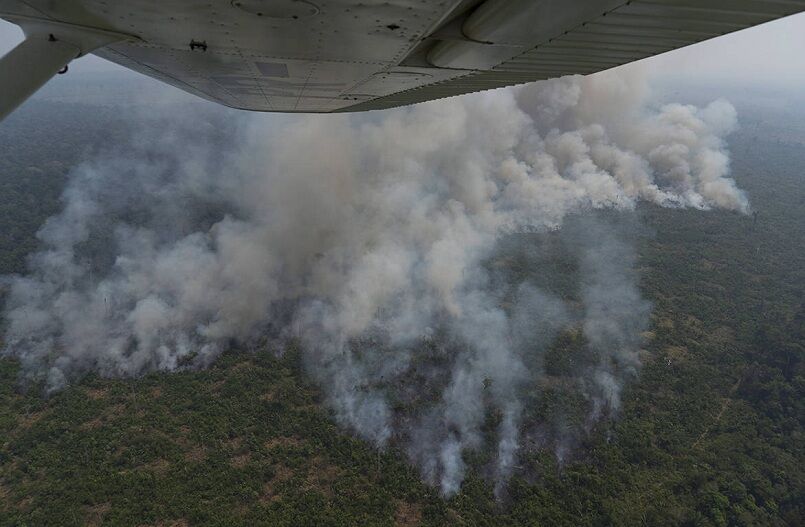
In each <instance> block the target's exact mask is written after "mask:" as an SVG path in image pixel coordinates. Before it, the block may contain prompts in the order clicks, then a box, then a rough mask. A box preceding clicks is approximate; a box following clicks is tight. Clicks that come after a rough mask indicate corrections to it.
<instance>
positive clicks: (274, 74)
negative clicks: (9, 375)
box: [0, 0, 805, 112]
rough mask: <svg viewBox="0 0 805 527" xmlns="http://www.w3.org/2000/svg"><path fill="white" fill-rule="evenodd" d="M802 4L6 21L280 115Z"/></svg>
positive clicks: (572, 69)
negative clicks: (86, 33)
mask: <svg viewBox="0 0 805 527" xmlns="http://www.w3.org/2000/svg"><path fill="white" fill-rule="evenodd" d="M803 9H805V0H639V1H631V2H627V1H624V0H486V2H484V1H482V0H431V1H428V0H389V1H371V0H363V1H353V0H206V1H199V0H127V1H126V2H117V1H114V2H113V1H111V0H59V1H58V2H56V1H53V0H25V1H22V0H0V17H3V18H8V19H13V18H14V16H18V15H22V16H28V17H39V18H42V19H46V20H49V21H54V22H59V23H63V24H67V25H76V26H81V27H83V28H94V29H95V30H102V31H111V32H114V33H116V34H126V35H131V36H132V37H133V38H131V39H127V40H123V41H119V42H115V43H111V44H109V45H106V46H104V47H102V48H99V49H97V50H96V51H95V53H96V54H97V55H100V56H102V57H104V58H107V59H109V60H112V61H114V62H117V63H119V64H122V65H124V66H126V67H129V68H131V69H134V70H137V71H140V72H142V73H145V74H146V75H150V76H152V77H155V78H157V79H160V80H162V81H164V82H167V83H169V84H172V85H174V86H177V87H179V88H181V89H184V90H186V91H188V92H191V93H194V94H196V95H199V96H201V97H204V98H207V99H209V100H213V101H216V102H219V103H222V104H225V105H228V106H233V107H236V108H244V109H250V110H261V111H282V112H334V111H360V110H371V109H380V108H389V107H393V106H399V105H404V104H410V103H414V102H420V101H425V100H431V99H437V98H440V97H446V96H451V95H457V94H461V93H468V92H473V91H479V90H484V89H489V88H496V87H500V86H506V85H511V84H517V83H522V82H528V81H534V80H540V79H545V78H550V77H556V76H560V75H565V74H571V73H580V74H587V73H592V72H595V71H600V70H603V69H607V68H610V67H613V66H617V65H620V64H623V63H626V62H631V61H633V60H638V59H640V58H644V57H647V56H650V55H655V54H657V53H662V52H664V51H668V50H671V49H674V48H677V47H681V46H684V45H688V44H691V43H694V42H698V41H700V40H704V39H707V38H712V37H714V36H718V35H721V34H724V33H728V32H731V31H735V30H738V29H742V28H745V27H749V26H752V25H756V24H759V23H762V22H765V21H768V20H772V19H775V18H779V17H781V16H785V15H788V14H793V13H796V12H799V11H801V10H803ZM4 83H5V80H4V79H0V89H2V86H3V84H4Z"/></svg>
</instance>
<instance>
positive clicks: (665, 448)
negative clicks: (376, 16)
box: [0, 105, 805, 526]
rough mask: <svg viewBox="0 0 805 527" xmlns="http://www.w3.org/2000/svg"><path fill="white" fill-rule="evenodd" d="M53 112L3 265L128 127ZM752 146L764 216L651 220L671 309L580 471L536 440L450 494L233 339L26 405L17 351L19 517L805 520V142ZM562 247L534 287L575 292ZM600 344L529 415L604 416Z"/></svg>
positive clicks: (20, 178) (3, 407) (35, 138)
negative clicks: (73, 171) (205, 364)
mask: <svg viewBox="0 0 805 527" xmlns="http://www.w3.org/2000/svg"><path fill="white" fill-rule="evenodd" d="M37 108H39V109H37ZM49 109H50V110H53V108H49ZM47 110H48V107H47V106H46V105H40V106H39V107H37V106H31V107H30V108H27V109H23V111H21V112H18V114H15V116H13V118H15V119H17V121H16V122H15V123H13V124H14V127H12V128H4V129H0V139H2V141H4V143H3V144H11V145H13V148H10V149H7V150H4V151H3V153H2V156H0V191H2V199H1V200H0V225H2V229H0V272H22V271H23V270H24V255H25V254H27V253H28V252H29V251H30V250H31V249H32V248H33V247H35V245H36V240H35V238H34V237H33V234H34V232H35V231H36V229H37V228H38V226H39V225H41V223H42V221H43V219H44V218H45V217H47V216H48V215H49V214H51V213H52V212H53V211H54V210H55V209H57V208H58V200H57V196H58V194H59V192H60V190H61V187H62V185H63V182H64V175H65V172H66V171H67V170H68V167H70V166H72V165H74V164H75V163H76V161H77V160H78V159H80V158H81V156H82V155H84V154H85V152H83V150H82V148H81V146H80V145H82V144H101V143H102V142H103V141H104V140H106V139H102V138H101V136H104V137H109V136H110V134H109V133H108V132H109V131H114V130H116V128H115V124H114V123H115V122H117V121H116V119H117V118H118V117H117V116H115V115H114V113H113V112H112V111H111V110H108V111H104V110H94V112H95V113H94V115H92V118H90V117H88V116H85V115H84V114H85V113H86V111H85V109H82V108H81V107H73V106H69V105H68V106H67V107H66V108H62V109H60V110H59V111H60V112H66V113H65V115H67V117H62V118H60V119H59V120H58V122H56V123H52V126H46V125H45V123H50V121H49V120H48V119H47V116H48V111H47ZM40 112H41V113H40ZM9 130H11V131H9ZM115 133H117V132H114V133H112V134H111V137H112V138H114V136H115ZM93 142H95V143H93ZM44 145H47V147H45V146H44ZM731 146H732V151H733V152H734V160H733V167H734V172H735V177H736V179H737V180H738V182H739V185H740V186H741V187H742V188H746V189H748V190H749V192H750V196H751V199H752V203H753V206H754V207H755V208H756V210H757V211H758V212H759V215H758V220H757V222H756V223H755V222H754V221H753V218H752V217H744V216H739V215H736V214H731V213H724V212H703V211H690V210H686V211H683V210H668V209H659V208H656V207H641V208H640V210H639V211H638V214H639V215H640V216H641V217H642V220H643V223H644V224H645V225H646V226H647V227H648V229H649V230H650V231H652V233H653V234H652V235H651V236H648V235H643V236H642V238H641V243H640V246H639V259H638V265H639V267H640V271H641V273H640V274H641V280H642V283H641V287H642V289H643V292H644V294H645V296H646V297H647V298H649V299H650V300H651V301H652V302H653V304H654V310H653V315H652V326H651V328H650V331H649V332H648V333H647V334H646V346H645V352H644V354H643V363H644V366H643V369H642V371H641V374H640V377H639V378H638V379H637V380H635V381H634V382H633V383H632V384H631V385H630V386H629V387H628V388H627V390H626V391H625V393H624V394H623V404H624V407H623V409H622V411H621V414H620V416H619V419H617V420H616V421H614V422H611V423H605V424H602V425H601V426H599V427H598V428H597V429H594V430H592V431H591V432H590V435H589V436H588V437H585V438H580V441H581V443H582V444H580V445H578V446H579V448H577V449H576V450H575V451H574V452H573V453H572V455H571V457H570V458H568V460H567V462H566V463H565V464H562V465H560V464H559V463H558V462H557V460H556V457H555V456H554V453H553V452H551V451H548V450H544V449H543V450H540V449H526V450H525V451H524V452H523V454H522V456H521V459H520V460H519V463H520V469H519V470H518V472H517V473H516V474H515V476H514V478H513V479H512V481H511V482H510V484H509V486H508V488H507V489H506V491H505V493H504V496H503V497H502V499H500V500H497V499H495V497H494V496H493V491H492V488H491V486H490V484H489V483H488V482H487V481H486V480H485V479H484V478H483V477H482V469H481V465H482V463H483V460H484V459H485V456H484V455H483V454H478V455H476V456H468V460H469V461H470V463H471V465H472V466H474V467H475V468H474V469H473V470H472V473H471V474H470V477H469V478H468V479H467V481H466V482H465V484H464V487H463V489H462V492H461V493H460V494H459V495H457V496H456V497H454V498H452V499H450V500H444V499H442V498H440V497H439V496H438V495H437V493H436V492H435V491H434V490H433V489H431V488H429V487H427V486H425V485H423V484H422V483H421V482H420V480H419V477H418V474H417V473H416V471H415V470H414V469H413V468H411V467H410V466H409V465H408V464H407V463H406V460H405V455H404V453H402V452H398V451H395V450H393V449H390V450H388V451H385V452H381V453H378V452H376V451H374V450H373V449H372V448H370V447H369V446H368V445H366V444H364V443H363V442H361V441H359V440H357V439H354V438H353V437H351V436H350V435H349V434H348V433H347V432H345V431H343V430H340V429H339V428H338V427H337V426H336V425H335V424H334V422H333V420H332V419H331V416H330V415H329V414H328V411H327V410H326V405H324V404H323V401H322V399H321V395H320V393H319V392H318V391H317V390H316V389H315V388H314V387H313V386H312V385H311V384H310V383H309V381H308V380H307V379H306V376H305V374H304V372H303V371H302V368H301V366H300V361H299V357H298V354H297V352H296V351H295V350H293V349H290V350H282V351H283V352H284V353H283V354H282V355H281V356H280V357H278V356H277V355H276V352H277V351H278V350H274V349H270V348H264V349H260V350H258V351H257V352H256V353H247V352H244V351H242V350H238V349H234V348H233V349H231V350H229V351H228V352H227V353H226V354H224V356H223V357H222V358H221V359H220V360H219V361H218V362H217V363H216V364H215V365H213V366H212V367H211V368H210V369H208V370H205V371H182V372H178V373H172V374H165V373H155V374H151V375H147V376H145V377H142V378H139V379H124V380H110V379H101V378H98V377H94V376H90V377H87V378H85V379H83V380H82V381H81V382H79V383H78V384H76V385H73V386H72V387H70V388H68V389H67V390H65V391H64V392H62V393H59V394H57V395H55V396H53V397H51V398H49V399H45V398H43V397H42V396H41V393H40V391H39V390H38V389H37V387H32V388H31V389H30V390H29V391H28V392H22V391H21V390H20V389H19V387H18V384H17V382H16V379H17V371H18V364H16V363H14V362H13V361H10V360H2V361H0V526H6V525H7V526H18V525H31V526H34V525H36V526H47V525H59V526H65V525H85V524H86V525H101V524H103V525H171V524H173V525H221V526H223V525H227V526H229V525H249V526H252V525H270V526H283V525H287V526H299V525H311V526H313V525H315V526H319V525H325V526H342V525H343V526H347V525H395V524H396V525H467V526H475V525H479V526H515V525H530V526H564V525H567V526H609V525H612V526H634V525H651V526H675V525H684V526H722V525H730V526H731V525H735V526H755V525H771V526H777V525H803V524H805V481H804V477H803V473H804V471H803V470H802V467H803V466H805V451H804V450H805V441H803V419H804V418H805V407H803V404H805V403H803V388H805V370H804V369H803V361H802V359H803V351H805V350H804V349H803V348H804V347H805V335H804V334H803V331H804V329H803V322H805V312H804V311H803V304H804V301H805V293H804V292H803V287H804V284H805V191H804V190H803V188H805V186H803V184H802V182H803V176H802V172H801V169H800V168H799V167H803V166H805V151H803V150H802V148H801V147H800V146H798V145H790V144H785V143H783V142H780V141H779V140H778V141H764V140H763V137H762V134H761V135H758V134H757V130H756V129H752V130H750V131H746V132H744V131H742V132H739V133H738V134H737V135H736V136H735V137H733V138H732V145H731ZM513 239H514V238H513ZM540 243H541V244H554V243H556V242H555V240H553V239H551V238H550V237H548V238H545V237H543V238H540V237H539V236H538V235H523V236H522V237H518V238H517V239H516V240H515V241H513V242H512V247H510V248H508V249H507V252H508V256H506V257H505V258H503V259H502V260H501V261H500V262H492V264H491V265H493V266H494V265H498V266H501V267H504V268H506V269H509V270H511V271H512V272H514V273H517V274H518V276H520V277H521V278H522V277H528V276H530V274H531V273H534V270H533V269H530V268H529V267H528V266H527V265H525V263H524V262H527V261H529V260H528V259H527V258H525V257H524V256H523V252H522V251H524V250H527V248H528V247H534V246H535V245H536V244H540ZM544 254H545V255H546V256H545V261H544V265H540V273H539V274H536V273H534V276H533V277H532V278H533V281H534V282H536V283H538V284H540V285H541V286H545V287H546V288H548V289H550V290H551V291H553V292H555V294H558V295H562V296H564V297H567V298H571V299H572V298H573V297H574V295H575V294H576V291H575V288H574V283H575V282H574V279H573V277H572V273H573V272H575V269H574V268H573V266H574V265H575V264H574V263H573V262H574V260H573V258H569V257H565V256H563V253H562V251H561V250H545V251H544ZM583 350H584V345H583V342H582V337H581V335H580V334H578V333H575V332H573V331H567V332H565V333H563V334H562V335H561V336H560V338H559V339H558V341H557V342H556V343H555V344H554V347H553V348H552V349H551V350H550V351H549V353H548V354H547V356H546V357H545V363H544V364H543V367H544V369H545V371H546V374H547V375H546V376H547V377H548V378H549V379H550V380H551V382H550V383H546V386H540V387H535V388H534V396H533V405H532V407H530V408H528V409H526V413H527V415H528V416H529V419H531V420H540V419H556V418H558V417H561V418H563V419H571V420H572V419H576V420H581V419H583V414H580V413H578V409H579V408H582V407H583V401H581V400H575V399H573V398H572V397H571V395H573V394H574V393H576V392H575V391H573V390H566V389H565V388H564V387H563V385H562V383H561V378H562V376H563V375H566V374H567V372H568V371H571V370H572V368H574V364H575V362H574V361H578V360H583V359H584V357H582V355H581V354H582V353H583ZM434 360H435V359H434ZM412 375H414V374H412ZM426 396H433V395H432V394H431V395H429V394H423V398H424V397H426ZM576 396H577V395H576ZM498 417H499V416H494V415H493V416H490V427H489V428H490V429H492V428H493V426H491V425H492V424H494V420H495V419H496V418H498Z"/></svg>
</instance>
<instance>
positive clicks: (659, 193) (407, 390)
mask: <svg viewBox="0 0 805 527" xmlns="http://www.w3.org/2000/svg"><path fill="white" fill-rule="evenodd" d="M644 94H645V86H644V84H643V83H642V82H641V81H640V80H639V79H637V78H629V77H625V76H618V75H614V74H607V75H597V76H593V77H587V78H580V77H570V78H563V79H558V80H555V81H548V82H544V83H540V84H536V85H531V86H527V87H524V88H518V89H509V90H499V91H495V92H489V93H483V94H478V95H473V96H468V97H462V98H453V99H448V100H444V101H439V102H434V103H428V104H423V105H419V106H416V107H413V108H410V109H402V110H396V111H390V112H384V113H382V114H379V115H369V116H362V115H357V116H344V115H339V116H315V117H312V116H309V117H295V118H289V117H259V116H258V117H242V116H239V117H238V118H233V116H232V114H229V113H223V111H219V110H207V109H205V110H204V111H202V112H199V111H193V112H184V113H181V112H180V113H178V114H177V115H170V116H165V117H154V118H153V119H152V121H150V122H149V123H148V126H143V125H141V129H139V130H136V131H135V133H134V134H133V137H132V139H131V141H129V142H128V143H127V144H126V145H125V146H122V147H119V148H117V149H114V150H112V151H109V152H106V153H104V154H101V155H99V156H97V157H96V158H95V159H93V160H92V161H89V162H87V163H85V164H83V165H82V166H79V167H77V168H76V169H75V170H74V171H73V173H72V175H71V178H70V183H69V184H68V187H67V189H66V191H65V193H64V196H63V201H64V207H63V210H62V212H61V213H59V214H58V215H56V216H53V217H51V218H50V219H49V220H48V221H47V223H46V224H45V225H44V226H43V227H42V229H41V231H40V232H39V238H40V240H41V242H42V249H41V250H40V251H39V252H37V253H35V254H33V255H32V256H31V258H30V262H29V269H30V272H29V274H28V275H26V276H22V277H13V278H12V279H11V286H10V292H9V296H8V302H7V306H6V311H5V318H6V321H7V330H6V335H5V343H6V348H5V350H4V354H5V355H7V356H12V357H16V358H18V359H19V360H20V361H21V363H22V372H23V373H22V375H23V377H24V380H26V381H27V382H31V381H33V382H44V385H45V391H46V392H48V393H50V392H53V391H56V390H60V389H62V388H63V387H64V386H65V385H66V384H67V383H69V382H70V380H72V379H75V378H77V377H78V376H80V375H81V374H82V373H84V372H87V371H96V372H98V373H100V374H101V375H106V376H134V375H140V374H142V373H144V372H147V371H153V370H165V371H171V370H175V369H177V368H185V367H204V366H206V365H208V364H209V363H210V362H211V361H213V360H215V358H216V357H217V356H218V355H219V354H220V353H221V351H222V350H223V349H224V348H225V346H226V343H227V342H228V341H229V340H231V339H238V340H241V341H248V340H249V339H251V338H255V337H258V336H261V335H265V334H267V333H268V334H270V335H271V336H272V337H277V338H293V339H296V340H298V341H299V342H300V343H301V345H302V349H303V356H304V360H305V364H306V366H307V368H308V371H309V372H310V374H311V375H312V377H313V378H314V379H316V380H317V381H318V382H319V383H320V385H321V386H322V389H323V390H324V392H325V393H326V395H327V400H328V403H329V405H330V407H331V408H332V410H333V412H334V416H335V418H336V419H337V420H338V422H339V423H340V424H341V425H343V426H344V427H346V428H348V429H350V430H352V431H354V432H355V433H356V434H358V435H359V436H361V437H362V438H364V439H366V440H368V441H371V442H372V443H374V444H375V445H377V446H378V447H380V448H382V447H384V446H385V445H388V444H389V443H394V444H398V445H400V446H402V447H403V449H404V450H405V451H406V452H407V453H408V455H409V457H410V459H411V461H412V462H413V463H415V464H416V465H417V466H418V467H419V468H420V470H421V473H422V475H423V478H424V479H425V480H426V481H428V482H429V483H431V484H433V485H436V486H438V487H439V488H440V489H441V490H442V492H443V493H444V494H445V495H452V494H454V493H456V492H457V491H458V490H459V488H460V485H461V482H462V480H463V478H464V476H465V474H466V471H467V467H466V464H465V461H464V457H463V454H464V453H466V452H467V451H469V450H473V449H481V448H482V447H484V446H485V444H486V443H488V442H489V439H488V438H486V437H485V436H484V433H483V427H484V423H485V422H486V421H487V420H488V418H489V417H490V416H496V417H495V419H496V425H495V427H496V429H495V434H494V435H495V437H494V439H493V440H492V442H493V444H492V445H489V446H491V447H492V451H493V452H494V460H493V461H492V468H491V470H490V474H491V477H492V478H494V479H495V480H496V481H497V482H498V486H500V485H501V484H502V482H505V480H506V478H507V477H508V476H509V475H510V473H511V472H512V470H513V467H514V465H515V463H516V458H517V455H518V451H519V449H520V447H521V439H520V434H521V430H522V428H523V423H522V419H523V415H524V395H523V394H524V393H525V392H527V391H529V389H530V388H531V387H532V386H533V385H534V384H535V383H536V382H537V381H538V379H539V378H540V376H541V375H542V371H541V367H540V360H541V359H540V357H541V354H542V353H543V352H544V349H545V348H546V346H548V345H549V344H550V343H551V341H552V339H553V338H554V336H555V335H556V334H557V332H559V331H560V330H561V329H562V328H563V327H565V326H567V325H568V324H575V325H579V324H580V325H581V327H583V332H584V336H585V338H586V339H587V343H588V344H587V346H588V349H589V350H591V351H592V352H593V353H595V354H596V356H597V357H598V358H599V360H598V362H597V365H596V366H595V367H591V368H589V369H587V370H585V371H581V372H578V378H577V380H578V385H579V390H581V391H583V392H584V393H585V394H586V396H587V397H588V398H589V400H590V401H591V421H594V420H595V419H597V418H598V416H600V415H603V414H605V413H607V412H608V413H615V412H616V411H617V406H618V404H619V397H620V391H621V388H622V386H623V383H624V382H625V381H626V380H628V378H630V377H631V376H633V375H634V374H635V373H636V371H637V368H638V366H639V363H638V360H637V347H638V346H639V338H638V334H639V331H641V330H642V328H643V327H644V326H645V324H646V317H647V312H648V308H647V305H646V304H645V302H644V301H643V300H642V299H641V298H640V295H639V292H638V290H637V287H636V278H635V277H634V274H633V273H632V272H631V271H630V265H631V260H630V258H631V257H630V256H628V247H627V246H624V245H623V244H622V243H620V242H618V241H617V239H616V238H612V237H608V236H599V237H596V238H595V239H594V240H591V241H590V244H589V250H588V251H587V252H585V251H582V252H581V253H580V255H579V261H580V269H581V270H582V273H583V275H582V279H581V284H580V288H581V289H580V290H581V291H582V295H581V299H582V303H583V305H584V309H583V314H582V315H580V316H579V315H577V314H574V313H571V310H570V309H569V307H568V305H567V304H566V302H565V301H564V300H562V299H560V298H558V297H556V296H554V295H551V294H550V293H548V292H546V291H543V290H540V289H539V288H538V287H536V286H534V285H533V284H530V283H515V284H505V287H501V286H500V284H499V283H497V281H496V277H495V275H494V273H492V272H490V270H489V262H490V261H493V260H494V258H495V256H496V254H497V251H498V249H499V241H500V239H501V237H502V236H505V235H506V234H509V233H516V232H540V231H546V230H551V229H557V228H559V227H560V226H561V225H562V223H563V221H564V219H565V218H566V216H568V215H569V214H574V213H577V212H581V211H585V210H590V209H601V208H609V209H617V210H631V209H633V208H634V207H635V205H636V203H637V202H638V201H640V200H644V201H648V202H651V203H655V204H657V205H661V206H672V207H683V206H689V207H696V208H700V209H707V208H711V207H722V208H727V209H733V210H738V211H742V212H746V211H747V210H748V202H747V200H746V198H745V196H744V195H743V194H742V193H741V192H740V191H739V190H738V189H737V188H736V186H735V183H734V182H733V180H731V179H729V178H728V177H727V176H728V171H729V159H728V155H727V153H726V150H725V147H724V142H723V138H724V136H725V134H727V133H729V131H730V130H731V129H732V128H733V127H734V126H735V121H736V118H735V111H734V109H733V108H732V106H730V105H729V103H726V102H724V101H716V102H714V103H712V104H710V105H709V106H707V107H705V108H695V107H693V106H686V105H678V104H672V105H666V106H662V107H659V108H649V107H647V106H646V104H645V100H644ZM191 113H192V116H191V115H189V114H191ZM199 121H202V122H199ZM602 239H603V240H609V241H608V242H606V243H604V244H603V245H602V244H601V243H600V240H602ZM618 248H620V249H623V250H621V251H620V252H618V251H617V249H618ZM624 254H627V255H626V256H625V257H624ZM579 317H581V318H579ZM395 408H396V409H395ZM399 408H403V410H398V409H399Z"/></svg>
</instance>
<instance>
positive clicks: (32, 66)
mask: <svg viewBox="0 0 805 527" xmlns="http://www.w3.org/2000/svg"><path fill="white" fill-rule="evenodd" d="M0 18H5V19H7V20H9V21H11V22H14V23H15V24H18V25H19V26H21V27H22V29H23V31H24V32H25V40H24V41H22V42H21V43H20V44H19V45H18V46H17V47H16V48H14V49H13V50H11V51H10V52H9V53H8V54H6V55H5V56H3V57H2V58H0V121H2V120H3V119H5V117H6V116H7V115H8V114H10V113H11V112H13V111H14V110H15V109H16V108H17V107H18V106H19V105H21V104H22V103H24V102H25V101H26V100H27V99H28V97H30V96H31V95H33V94H34V93H35V92H36V91H37V90H38V89H39V88H41V87H42V86H43V85H44V84H45V83H46V82H47V81H49V80H50V79H51V78H52V77H53V76H54V75H56V74H57V73H59V72H60V71H63V70H64V68H65V67H66V66H67V64H69V63H70V61H72V60H73V59H75V58H78V57H80V56H82V55H85V54H87V53H89V52H91V51H93V50H95V49H97V48H99V47H101V46H105V45H107V44H110V43H112V42H118V41H121V40H131V39H132V38H135V39H136V37H131V36H129V35H125V34H122V33H116V32H113V31H107V30H103V29H97V28H90V27H84V26H77V25H73V24H65V23H62V22H55V21H52V20H47V19H41V18H32V17H22V16H18V15H4V14H2V13H0Z"/></svg>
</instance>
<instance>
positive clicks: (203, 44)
mask: <svg viewBox="0 0 805 527" xmlns="http://www.w3.org/2000/svg"><path fill="white" fill-rule="evenodd" d="M197 49H200V50H201V51H207V41H206V40H203V41H198V40H191V41H190V51H195V50H197Z"/></svg>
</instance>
